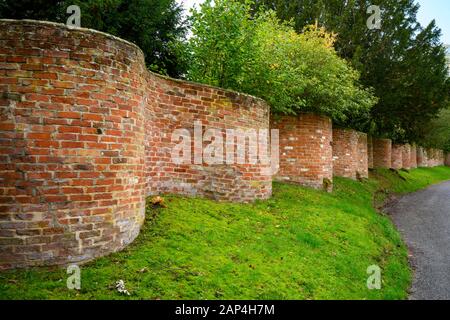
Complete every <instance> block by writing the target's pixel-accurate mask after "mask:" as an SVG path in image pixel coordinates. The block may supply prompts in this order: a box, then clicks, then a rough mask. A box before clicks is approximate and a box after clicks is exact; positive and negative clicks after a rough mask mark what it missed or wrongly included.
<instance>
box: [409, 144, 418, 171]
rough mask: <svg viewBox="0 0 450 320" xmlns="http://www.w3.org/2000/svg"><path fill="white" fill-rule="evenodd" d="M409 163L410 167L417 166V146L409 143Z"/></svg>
mask: <svg viewBox="0 0 450 320" xmlns="http://www.w3.org/2000/svg"><path fill="white" fill-rule="evenodd" d="M409 164H410V167H411V169H415V168H417V146H416V145H415V144H413V145H411V150H410V154H409Z"/></svg>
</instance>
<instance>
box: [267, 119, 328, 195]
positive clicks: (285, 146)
mask: <svg viewBox="0 0 450 320" xmlns="http://www.w3.org/2000/svg"><path fill="white" fill-rule="evenodd" d="M271 127H272V128H274V129H278V130H279V135H280V170H279V172H278V174H277V176H276V177H275V178H276V179H277V180H281V181H286V182H292V183H298V184H301V185H304V186H308V187H312V188H316V189H323V188H324V187H325V188H326V189H327V190H331V182H332V180H333V161H332V159H333V153H332V148H331V141H332V137H333V130H332V123H331V120H330V119H329V118H327V117H323V116H318V115H313V114H302V115H300V116H298V117H292V116H282V117H280V116H278V117H273V118H272V121H271Z"/></svg>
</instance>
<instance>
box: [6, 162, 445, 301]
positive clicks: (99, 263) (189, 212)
mask: <svg viewBox="0 0 450 320" xmlns="http://www.w3.org/2000/svg"><path fill="white" fill-rule="evenodd" d="M449 179H450V168H445V167H438V168H432V169H429V168H425V169H415V170H411V171H410V172H406V171H399V172H393V171H390V170H377V171H375V172H373V173H372V177H371V179H369V180H367V181H365V182H356V181H351V180H348V179H341V178H336V179H335V191H334V192H333V193H332V194H327V193H325V192H319V191H314V190H310V189H306V188H302V187H298V186H293V185H286V184H279V183H275V184H274V196H273V198H272V199H270V200H267V201H258V202H256V203H254V204H247V205H245V204H230V203H217V202H214V201H210V200H204V199H187V198H182V197H176V196H169V197H166V198H165V199H166V204H167V208H159V209H154V208H151V207H150V205H149V206H148V210H147V211H148V219H147V221H146V222H145V225H144V226H143V229H142V232H141V234H140V236H139V237H138V239H137V240H136V241H135V242H134V243H133V244H132V245H130V246H129V247H128V248H127V249H125V250H124V251H122V252H118V253H114V254H111V255H110V256H108V257H104V258H100V259H98V260H96V261H94V262H91V263H88V264H86V265H83V266H81V290H79V291H74V290H68V289H67V287H66V279H67V277H68V275H67V274H66V271H65V269H61V268H37V269H30V270H12V271H5V272H2V273H0V299H404V298H406V297H407V289H408V287H409V284H410V280H411V272H410V270H409V267H408V261H407V251H406V248H405V246H404V245H403V243H402V241H401V239H400V236H399V234H398V232H397V231H396V230H395V228H394V226H393V224H392V223H391V221H390V220H389V218H388V217H386V216H383V215H382V214H379V213H377V212H376V210H375V209H374V208H373V202H374V198H375V199H376V200H377V201H378V202H380V201H383V199H385V195H387V194H389V193H390V192H396V193H405V192H412V191H416V190H418V189H421V188H424V187H426V186H428V185H430V184H433V183H436V182H440V181H443V180H449ZM380 190H382V192H381V193H380ZM380 194H381V196H380ZM371 265H378V266H380V267H381V269H382V289H381V290H368V289H367V285H366V281H367V278H368V274H367V272H366V271H367V268H368V267H369V266H371ZM119 279H122V280H124V281H125V285H126V288H127V289H128V291H129V292H130V293H131V295H130V296H126V295H123V294H120V293H118V292H117V291H116V290H115V289H114V284H115V282H116V281H118V280H119Z"/></svg>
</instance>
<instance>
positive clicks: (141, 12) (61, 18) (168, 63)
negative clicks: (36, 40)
mask: <svg viewBox="0 0 450 320" xmlns="http://www.w3.org/2000/svg"><path fill="white" fill-rule="evenodd" d="M73 4H75V5H78V6H80V8H81V25H82V27H86V28H92V29H96V30H99V31H103V32H107V33H110V34H113V35H115V36H118V37H121V38H123V39H125V40H128V41H130V42H133V43H135V44H136V45H138V46H139V47H140V48H141V49H142V50H143V51H144V54H145V58H146V63H147V65H148V66H149V67H150V68H151V69H152V70H154V71H157V72H160V73H164V74H167V75H170V76H173V77H179V76H181V75H183V74H184V72H185V66H184V64H183V60H182V59H181V55H180V52H179V51H180V50H179V49H180V46H179V40H180V39H182V38H183V37H184V35H185V32H186V23H185V22H184V21H183V18H182V8H181V7H180V5H178V4H177V2H176V1H175V0H64V1H57V0H50V1H48V0H45V1H44V0H24V1H17V0H1V1H0V18H9V19H37V20H49V21H55V22H62V23H65V22H66V19H67V17H68V15H67V14H66V8H67V7H68V6H69V5H73Z"/></svg>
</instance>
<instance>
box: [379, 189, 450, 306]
mask: <svg viewBox="0 0 450 320" xmlns="http://www.w3.org/2000/svg"><path fill="white" fill-rule="evenodd" d="M386 210H387V212H388V213H389V214H390V215H391V217H392V220H393V221H394V223H395V225H396V226H397V228H398V230H399V231H400V233H401V234H402V236H403V239H404V240H405V242H406V244H407V245H408V248H409V250H410V255H411V264H412V266H413V269H414V280H413V284H412V288H411V295H410V299H411V300H449V299H450V181H447V182H444V183H442V184H438V185H434V186H431V187H429V188H428V189H425V190H422V191H419V192H416V193H412V194H409V195H406V196H403V197H401V198H400V199H398V200H396V201H394V202H393V203H392V204H390V205H389V206H388V207H387V209H386Z"/></svg>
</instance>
